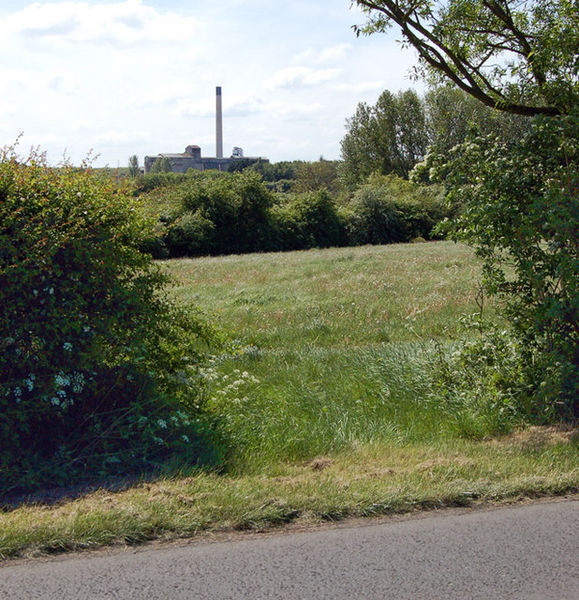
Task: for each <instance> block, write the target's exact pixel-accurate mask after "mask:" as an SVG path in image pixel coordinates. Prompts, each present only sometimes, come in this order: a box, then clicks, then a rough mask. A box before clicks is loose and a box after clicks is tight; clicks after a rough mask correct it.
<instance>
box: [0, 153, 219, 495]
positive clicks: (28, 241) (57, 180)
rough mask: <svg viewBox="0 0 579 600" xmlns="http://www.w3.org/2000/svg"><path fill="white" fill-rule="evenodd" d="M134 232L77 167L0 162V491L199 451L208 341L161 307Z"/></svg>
mask: <svg viewBox="0 0 579 600" xmlns="http://www.w3.org/2000/svg"><path fill="white" fill-rule="evenodd" d="M147 235H148V227H147V226H146V223H144V222H143V221H142V219H141V218H140V217H139V216H138V211H136V210H135V207H134V206H133V204H132V201H131V200H130V199H129V198H127V197H126V196H125V195H123V194H122V193H120V192H119V191H118V190H115V188H114V187H112V186H111V184H110V182H107V181H106V180H105V179H103V178H99V177H98V176H96V175H94V174H91V172H90V171H89V170H85V169H83V170H75V169H73V168H70V167H64V168H60V169H50V168H48V167H46V166H45V165H44V164H43V163H42V161H41V160H38V158H37V157H32V160H30V161H29V162H28V163H19V162H18V161H17V160H16V158H15V157H14V156H13V155H12V154H10V152H8V151H6V152H5V153H4V156H3V157H2V160H0V373H1V377H0V449H1V450H0V490H2V491H4V492H5V493H6V492H7V491H9V490H12V491H15V490H17V489H31V488H33V487H35V486H40V485H46V484H54V483H58V484H66V483H71V482H74V481H77V480H78V479H83V478H90V477H94V476H95V475H106V474H111V473H123V474H126V473H127V472H134V471H135V470H141V469H151V468H157V467H159V465H160V464H161V463H163V462H164V461H165V460H167V458H168V457H169V456H170V455H173V454H174V453H175V452H179V453H181V457H182V460H183V461H184V462H185V461H188V462H189V463H191V462H193V463H194V462H196V461H198V460H201V459H202V455H205V457H206V456H207V454H208V452H209V453H210V447H209V446H208V444H209V437H208V436H209V428H208V427H207V426H206V425H204V424H203V418H202V408H201V406H200V405H199V402H198V400H197V398H198V393H197V390H198V388H199V380H198V377H197V376H196V372H197V364H198V362H199V360H200V358H201V356H202V355H203V352H205V350H204V348H205V346H206V345H207V343H210V341H211V339H212V334H211V330H210V328H209V327H208V326H206V325H205V324H203V322H202V320H201V319H200V317H199V315H198V314H196V312H195V311H194V310H193V309H185V308H181V307H179V306H177V305H175V304H174V303H172V302H171V301H169V299H168V297H167V294H166V292H165V286H166V284H167V277H166V276H165V275H164V274H163V273H162V272H161V271H160V269H159V268H157V267H156V266H155V265H154V264H153V263H152V261H151V258H150V256H149V255H146V254H143V253H141V252H139V251H138V249H137V246H138V244H139V243H140V242H141V241H142V240H143V239H144V238H145V237H146V236H147ZM203 448H206V450H207V451H206V450H204V449H203Z"/></svg>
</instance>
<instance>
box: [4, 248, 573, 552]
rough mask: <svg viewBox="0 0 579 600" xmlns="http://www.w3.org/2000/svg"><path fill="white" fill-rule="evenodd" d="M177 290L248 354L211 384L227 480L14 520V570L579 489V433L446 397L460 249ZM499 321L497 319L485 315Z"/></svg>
mask: <svg viewBox="0 0 579 600" xmlns="http://www.w3.org/2000/svg"><path fill="white" fill-rule="evenodd" d="M164 265H165V266H166V267H167V268H168V269H169V270H170V271H171V273H172V274H173V275H174V277H175V279H176V281H177V285H176V287H175V289H174V290H173V292H174V293H175V294H176V295H177V296H178V297H179V298H181V299H183V300H187V301H194V302H195V303H197V304H198V305H199V306H201V308H202V309H203V310H204V311H205V312H206V313H207V314H210V315H213V316H214V317H215V318H216V319H217V321H218V322H219V323H220V325H221V326H222V327H223V328H224V329H225V330H227V331H228V332H230V334H231V336H232V337H233V338H235V342H234V343H233V344H232V348H231V350H230V351H228V352H226V353H224V354H223V355H221V356H216V357H215V358H214V359H213V361H212V362H211V364H210V365H208V366H207V368H206V375H207V379H208V381H209V383H208V389H207V392H206V394H207V403H208V406H209V408H210V409H211V410H212V411H213V413H214V414H215V415H216V416H217V417H218V418H219V420H220V423H221V427H222V430H223V434H224V436H225V439H226V440H227V442H228V444H229V464H228V466H227V469H226V470H225V471H224V472H223V473H221V474H216V473H199V474H191V473H184V474H183V475H182V476H181V477H174V478H171V479H164V480H161V481H158V482H148V483H143V484H140V485H136V486H134V487H133V488H131V489H129V490H126V491H124V492H118V493H111V492H107V491H100V492H95V493H93V494H90V495H88V496H86V497H84V498H80V499H77V500H74V501H67V502H64V503H62V504H60V505H58V506H53V507H48V506H23V507H20V508H17V509H16V510H12V511H11V512H6V513H4V514H0V555H2V556H4V557H14V556H22V555H33V554H38V553H43V552H51V551H61V550H69V549H79V548H92V547H97V546H99V545H103V544H118V543H121V544H123V543H137V542H141V541H144V540H150V539H158V538H161V539H172V538H178V537H188V536H192V535H196V534H198V533H200V532H203V531H217V530H227V529H264V528H268V527H271V526H276V525H279V524H282V523H288V522H294V521H297V522H299V523H305V524H308V523H316V522H319V521H321V520H334V519H339V518H344V517H347V516H362V515H376V514H384V513H389V512H399V511H407V510H415V509H417V508H428V507H438V506H445V505H468V504H472V503H475V502H480V501H483V502H484V501H504V500H509V499H513V498H519V497H533V496H538V495H544V494H563V493H572V492H576V491H577V487H578V485H577V484H578V481H579V460H578V453H577V435H576V434H575V433H574V432H573V431H568V430H564V429H558V428H526V429H514V430H513V431H512V432H511V433H510V434H509V435H506V434H503V435H497V433H496V432H497V428H496V422H495V421H494V419H493V415H492V414H489V413H488V411H487V412H485V411H481V410H479V408H478V407H476V406H473V405H470V404H469V403H468V401H465V402H464V403H463V404H456V405H454V406H453V407H452V409H451V408H450V407H449V406H448V405H447V404H445V403H443V402H440V401H439V400H438V399H437V396H436V387H435V384H434V382H433V375H432V374H433V368H435V367H436V362H437V360H440V357H441V356H442V355H444V353H447V352H449V351H451V350H452V347H453V344H456V343H457V340H458V339H459V338H460V337H461V336H464V335H465V332H464V331H463V330H462V329H461V325H460V317H461V315H464V314H468V313H472V312H474V311H476V310H478V308H477V304H476V303H475V300H474V298H475V295H476V293H477V290H478V280H479V276H480V271H479V266H478V264H477V261H476V260H475V258H474V257H473V255H472V252H471V251H470V250H468V249H467V248H465V247H464V246H460V245H454V244H451V243H447V242H437V243H428V244H412V245H396V246H383V247H362V248H342V249H330V250H310V251H305V252H295V253H286V254H261V255H248V256H229V257H214V258H201V259H194V260H178V261H169V262H166V263H164ZM485 313H486V314H487V316H488V317H489V318H496V317H495V315H494V307H493V305H492V303H490V304H488V305H487V306H485Z"/></svg>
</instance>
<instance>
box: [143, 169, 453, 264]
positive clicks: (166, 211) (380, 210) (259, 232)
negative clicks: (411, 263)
mask: <svg viewBox="0 0 579 600" xmlns="http://www.w3.org/2000/svg"><path fill="white" fill-rule="evenodd" d="M316 164H317V163H316ZM169 175H170V174H169ZM155 177H156V178H158V182H157V183H158V187H156V188H153V189H152V191H149V192H148V193H147V194H145V195H143V196H142V197H141V202H142V204H143V207H144V209H145V210H146V211H147V212H149V213H154V212H155V210H154V207H155V206H157V214H158V215H159V218H160V220H159V223H160V227H159V229H158V230H157V234H156V236H155V237H153V238H148V239H147V241H146V242H145V244H144V246H143V247H144V248H145V249H146V250H148V251H149V252H151V253H152V254H153V255H154V256H155V257H157V258H165V257H169V256H171V257H177V256H199V255H208V254H231V253H244V252H267V251H278V250H301V249H307V248H315V247H319V248H321V247H329V246H348V245H361V244H388V243H395V242H408V241H411V240H413V239H415V238H417V237H421V238H424V239H432V237H433V235H434V234H433V229H434V226H435V225H436V224H437V223H438V222H439V221H440V220H442V219H443V218H444V217H445V216H446V215H447V211H446V209H445V208H444V206H443V202H442V193H441V189H440V188H438V187H436V186H421V185H417V184H413V183H410V182H408V181H404V180H402V179H400V178H398V177H396V176H392V175H389V176H373V177H371V178H370V179H369V181H368V183H366V184H365V185H363V186H361V187H360V188H359V189H358V190H357V191H356V192H355V193H354V195H353V196H352V197H351V198H350V199H349V200H348V201H346V202H342V203H341V204H340V205H338V204H337V203H336V201H335V200H334V198H333V197H332V195H331V194H330V192H329V191H327V189H324V188H321V189H318V190H317V191H310V192H304V193H277V194H276V193H274V192H273V191H272V190H271V189H269V187H268V184H267V183H266V182H264V181H263V180H262V178H261V176H260V175H259V174H258V173H256V172H255V171H253V170H251V169H249V170H245V171H244V172H241V173H218V172H208V173H196V174H193V173H190V174H187V176H182V177H180V178H179V179H177V178H175V180H174V182H173V183H169V181H170V180H169V178H167V177H161V176H159V175H156V176H155Z"/></svg>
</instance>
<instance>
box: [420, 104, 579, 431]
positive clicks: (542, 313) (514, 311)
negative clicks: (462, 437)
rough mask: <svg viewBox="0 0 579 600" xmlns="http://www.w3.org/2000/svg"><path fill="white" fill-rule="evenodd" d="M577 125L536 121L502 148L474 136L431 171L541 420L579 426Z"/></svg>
mask: <svg viewBox="0 0 579 600" xmlns="http://www.w3.org/2000/svg"><path fill="white" fill-rule="evenodd" d="M578 125H579V119H578V117H577V115H575V114H571V115H565V116H560V117H551V118H546V117H541V118H539V117H537V118H536V119H535V120H534V122H533V127H532V131H531V133H530V134H528V135H527V136H525V137H523V138H521V139H517V140H514V141H513V142H512V143H511V144H510V145H508V146H507V145H505V144H503V143H500V142H499V141H498V140H497V139H496V138H494V137H492V136H488V137H479V138H476V139H474V140H472V141H470V142H468V143H465V144H462V145H461V146H457V147H456V148H455V149H453V151H452V152H451V155H450V160H449V161H448V162H447V164H445V165H438V167H437V166H434V168H433V169H431V172H434V173H435V174H436V173H438V175H439V176H444V177H446V179H445V181H446V183H447V185H448V186H449V189H450V194H449V200H450V202H451V203H452V204H453V208H454V209H455V210H457V211H458V217H457V220H456V221H455V222H454V223H452V224H451V225H450V227H449V229H450V232H451V235H452V236H453V237H454V238H455V239H458V240H464V241H466V242H468V243H470V244H472V245H473V246H474V247H475V248H476V252H477V254H478V256H480V257H481V259H482V260H483V269H484V284H485V287H486V289H487V290H488V291H489V292H490V293H491V294H495V295H498V296H499V297H500V298H501V299H502V300H503V301H504V306H505V314H506V316H507V318H508V320H509V322H510V324H511V326H512V330H511V334H512V335H513V336H514V337H515V338H516V339H517V340H518V341H519V348H520V352H519V358H520V360H521V363H522V365H523V369H524V374H525V378H526V380H527V382H528V384H529V387H528V393H529V396H530V397H531V398H533V400H534V406H535V409H534V412H535V416H536V417H537V418H538V419H539V420H543V421H549V420H553V419H555V418H564V419H568V420H574V419H575V420H576V419H577V418H578V417H579V405H578V403H577V398H579V344H578V341H579V339H578V338H579V333H578V332H579V330H578V326H577V323H578V317H579V293H578V290H577V282H578V280H579V274H578V265H579V255H578V245H577V240H578V239H579V231H578V223H579V204H578V203H577V182H578V181H579V174H578V171H577V143H576V142H577V135H578V129H579V127H578Z"/></svg>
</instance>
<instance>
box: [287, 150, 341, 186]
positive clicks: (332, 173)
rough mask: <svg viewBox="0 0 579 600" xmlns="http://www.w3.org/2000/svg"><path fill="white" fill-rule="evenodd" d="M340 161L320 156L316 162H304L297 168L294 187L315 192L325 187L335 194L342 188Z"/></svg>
mask: <svg viewBox="0 0 579 600" xmlns="http://www.w3.org/2000/svg"><path fill="white" fill-rule="evenodd" d="M338 164H339V163H338V162H337V161H331V160H324V159H323V158H320V160H319V161H316V162H302V163H299V164H298V166H297V168H296V175H295V182H294V184H293V186H292V187H293V189H294V190H295V191H296V192H298V193H302V192H315V191H317V190H320V189H325V190H327V191H328V192H330V194H335V193H337V192H338V190H339V188H340V181H339V179H338Z"/></svg>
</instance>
